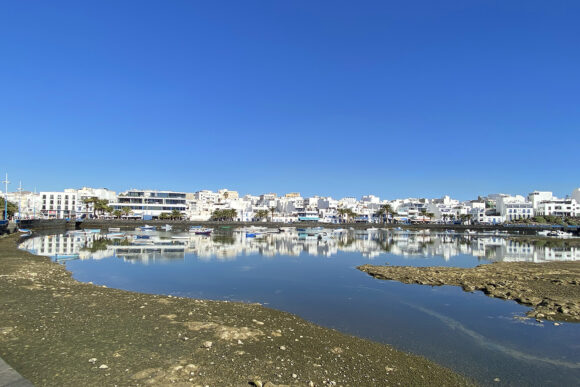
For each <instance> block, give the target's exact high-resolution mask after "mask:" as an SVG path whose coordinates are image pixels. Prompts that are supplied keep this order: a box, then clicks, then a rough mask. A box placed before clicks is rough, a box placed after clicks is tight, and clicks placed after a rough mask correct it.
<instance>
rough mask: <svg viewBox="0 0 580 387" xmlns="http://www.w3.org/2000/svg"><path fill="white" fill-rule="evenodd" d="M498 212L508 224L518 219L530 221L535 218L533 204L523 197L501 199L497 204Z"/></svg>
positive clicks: (503, 197) (502, 197)
mask: <svg viewBox="0 0 580 387" xmlns="http://www.w3.org/2000/svg"><path fill="white" fill-rule="evenodd" d="M496 211H497V212H498V213H499V214H500V215H501V216H502V218H503V219H504V220H505V221H507V222H509V221H512V220H517V219H529V218H532V217H533V216H534V208H533V206H532V203H531V202H528V201H526V199H525V198H524V197H523V196H521V195H516V196H501V197H499V198H498V199H497V202H496Z"/></svg>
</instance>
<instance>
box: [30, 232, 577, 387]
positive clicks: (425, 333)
mask: <svg viewBox="0 0 580 387" xmlns="http://www.w3.org/2000/svg"><path fill="white" fill-rule="evenodd" d="M124 234H125V235H122V236H120V235H118V236H115V235H109V237H107V236H106V233H96V232H93V233H76V234H72V233H69V234H59V235H46V236H40V237H35V238H31V239H29V240H27V241H26V242H25V243H24V244H23V246H22V248H24V249H27V250H29V251H32V252H34V253H36V254H40V255H46V256H50V257H52V259H53V260H55V261H59V262H62V263H63V264H66V267H67V269H68V270H70V271H71V272H72V273H73V276H74V278H75V279H77V280H79V281H84V282H89V281H90V282H93V283H95V284H99V285H106V286H108V287H114V288H120V289H126V290H131V291H138V292H144V293H154V294H167V295H169V294H171V295H175V296H185V297H193V298H206V299H214V300H231V301H244V302H259V303H261V304H264V305H267V306H269V307H273V308H276V309H280V310H284V311H287V312H291V313H294V314H296V315H299V316H301V317H303V318H305V319H307V320H310V321H313V322H315V323H317V324H320V325H323V326H326V327H330V328H334V329H337V330H340V331H342V332H345V333H348V334H353V335H356V336H359V337H365V338H369V339H372V340H375V341H379V342H383V343H388V344H392V345H394V346H395V347H397V348H399V349H402V350H404V351H408V352H413V353H416V354H420V355H423V356H425V357H427V358H429V359H432V360H434V361H435V362H437V363H439V364H442V365H445V366H448V367H450V368H452V369H454V370H456V371H458V372H460V373H462V374H464V375H466V376H467V377H469V378H472V379H475V380H476V381H477V382H478V383H480V384H486V385H487V384H494V385H497V382H494V379H496V378H499V380H500V384H501V383H507V384H514V385H579V384H580V324H572V323H564V324H562V325H560V326H554V325H553V323H551V322H544V323H538V322H536V321H535V320H525V321H522V320H520V319H517V318H514V317H517V316H523V315H524V314H525V312H526V311H527V310H528V308H526V307H524V306H521V305H518V304H517V303H515V302H513V301H502V300H498V299H493V298H489V297H486V296H485V295H483V294H482V293H481V292H477V293H466V292H464V291H462V290H461V289H460V288H458V287H452V286H441V287H430V286H421V285H405V284H401V283H398V282H394V281H382V280H377V279H374V278H372V277H370V276H368V275H367V274H365V273H363V272H361V271H359V270H357V269H356V266H358V265H361V264H365V263H372V264H384V263H388V264H390V265H411V266H457V267H473V266H476V265H479V264H486V263H490V262H493V261H533V262H543V261H555V260H577V259H580V249H577V250H575V249H572V248H568V249H565V248H564V249H562V248H550V247H538V246H533V245H530V244H526V243H518V242H514V241H511V240H509V239H507V238H505V236H502V235H482V234H477V235H473V234H463V235H462V234H448V233H444V234H436V233H425V232H423V233H409V232H396V231H394V232H391V231H383V230H376V231H369V232H361V231H353V230H345V231H344V232H342V233H332V231H331V230H323V231H320V230H306V232H300V231H290V232H284V233H273V234H264V235H258V237H257V238H253V237H249V236H246V233H245V232H243V231H237V230H229V229H220V230H216V231H214V233H213V234H212V236H211V237H209V236H203V235H194V234H190V233H187V232H173V233H170V232H147V233H146V232H140V231H131V232H125V233H124ZM137 235H144V236H145V238H147V237H148V238H147V239H141V238H139V239H138V238H137Z"/></svg>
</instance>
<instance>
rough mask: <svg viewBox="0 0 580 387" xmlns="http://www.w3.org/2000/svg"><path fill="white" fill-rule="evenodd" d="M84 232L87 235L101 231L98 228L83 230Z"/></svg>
mask: <svg viewBox="0 0 580 387" xmlns="http://www.w3.org/2000/svg"><path fill="white" fill-rule="evenodd" d="M84 231H85V232H87V233H89V232H94V233H99V232H101V229H100V228H85V229H84Z"/></svg>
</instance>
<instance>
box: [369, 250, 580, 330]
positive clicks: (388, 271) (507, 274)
mask: <svg viewBox="0 0 580 387" xmlns="http://www.w3.org/2000/svg"><path fill="white" fill-rule="evenodd" d="M358 269H359V270H361V271H364V272H366V273H368V274H369V275H371V276H373V277H375V278H377V279H386V280H395V281H400V282H403V283H408V284H410V283H413V284H421V285H431V286H441V285H455V286H461V287H462V288H463V290H465V291H469V292H473V291H482V292H484V293H485V294H487V295H488V296H490V297H496V298H501V299H505V300H514V301H516V302H518V303H520V304H522V305H526V306H530V307H532V309H531V310H530V311H529V312H528V313H527V316H528V317H532V318H536V319H538V320H543V319H546V320H555V321H556V320H561V321H573V322H580V262H578V261H576V262H547V263H533V262H495V263H491V264H485V265H480V266H477V267H475V268H471V269H462V268H456V267H409V266H374V265H362V266H359V267H358Z"/></svg>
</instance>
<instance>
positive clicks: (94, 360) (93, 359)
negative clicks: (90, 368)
mask: <svg viewBox="0 0 580 387" xmlns="http://www.w3.org/2000/svg"><path fill="white" fill-rule="evenodd" d="M96 362H97V358H96V357H93V358H90V359H89V363H91V364H95V363H96Z"/></svg>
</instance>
